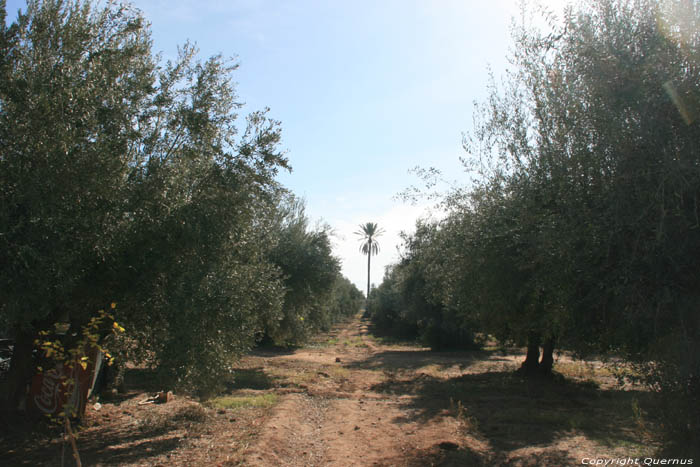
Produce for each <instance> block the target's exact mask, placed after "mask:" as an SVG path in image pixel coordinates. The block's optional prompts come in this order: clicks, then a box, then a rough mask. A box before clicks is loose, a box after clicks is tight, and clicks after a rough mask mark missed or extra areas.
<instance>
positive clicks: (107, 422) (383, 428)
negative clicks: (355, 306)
mask: <svg viewBox="0 0 700 467" xmlns="http://www.w3.org/2000/svg"><path fill="white" fill-rule="evenodd" d="M521 352H522V350H521V349H514V350H512V351H503V350H499V349H495V348H493V349H486V350H483V351H474V352H431V351H429V350H428V349H425V348H421V347H418V346H408V345H392V344H387V343H385V342H383V341H382V340H380V339H377V338H375V337H373V336H372V335H371V334H370V333H369V332H368V329H367V322H365V321H363V320H362V319H361V318H360V317H359V316H358V317H356V318H355V319H353V320H351V321H349V322H347V323H345V324H343V325H341V326H338V327H336V328H335V329H334V330H333V331H332V332H331V333H329V334H328V335H324V336H320V337H319V339H318V340H317V341H316V342H315V343H314V344H312V345H310V346H308V347H306V348H303V349H298V350H296V351H257V352H255V353H253V354H252V355H249V356H246V357H245V358H244V359H242V360H241V362H240V363H239V369H238V371H237V375H236V380H235V382H232V383H231V384H230V391H229V393H230V394H229V395H231V396H235V397H238V398H242V399H246V398H250V399H251V400H253V399H254V398H256V397H259V396H269V397H272V398H273V399H274V404H273V406H272V407H260V406H258V407H256V406H254V405H253V406H250V407H242V408H241V407H237V408H220V406H216V405H215V404H213V403H212V401H210V402H209V403H206V402H205V403H204V404H202V403H200V402H197V401H195V400H192V399H189V398H186V397H181V396H178V395H176V396H175V400H174V401H172V402H168V403H167V404H162V405H139V401H142V400H143V399H144V398H145V397H147V396H148V393H146V392H143V391H141V392H139V390H138V389H139V388H135V389H133V390H132V391H131V392H130V393H128V394H126V395H124V396H122V397H120V398H119V399H117V400H113V401H107V402H103V403H102V406H101V407H100V409H99V410H95V408H94V406H92V405H91V406H90V407H89V408H88V412H87V416H86V421H85V424H84V426H83V427H82V429H81V433H80V437H79V440H78V445H79V448H80V451H81V457H82V460H83V465H104V466H108V465H109V466H111V465H139V466H142V465H143V466H146V465H149V466H157V465H162V466H193V465H194V466H199V465H201V466H210V465H211V466H225V465H230V466H232V465H245V466H257V467H268V466H416V467H417V466H431V465H441V466H442V465H444V466H452V465H454V466H471V465H474V466H479V465H511V466H539V465H545V466H546V465H553V466H554V465H581V461H582V460H583V459H584V458H592V459H596V458H604V459H618V458H623V457H633V458H634V457H644V456H651V455H653V453H654V451H655V449H656V448H657V447H658V445H657V444H656V441H655V439H654V435H653V433H654V431H655V430H654V427H653V423H652V422H651V421H650V420H649V417H648V416H647V412H646V407H647V403H648V400H649V397H648V396H649V394H648V393H646V392H645V391H643V390H641V389H640V388H634V387H625V388H620V387H619V386H617V385H616V384H615V378H614V377H613V376H612V375H611V373H610V372H609V371H608V370H606V368H605V367H604V366H603V365H601V364H600V362H576V361H573V360H571V359H570V358H568V357H565V356H559V359H558V361H557V362H556V364H555V370H558V371H559V373H560V374H559V375H558V376H557V377H556V378H555V379H554V380H536V381H532V380H527V379H523V378H522V377H520V376H518V375H517V374H516V373H515V370H516V369H517V368H518V366H519V364H520V361H521V360H522V353H521ZM141 389H143V388H141ZM151 389H158V388H151ZM160 389H162V388H160ZM246 400H247V399H246ZM63 445H64V443H63V442H62V440H61V438H60V437H57V436H56V435H55V433H50V432H47V433H32V434H31V435H26V434H24V435H23V434H18V433H14V432H13V431H12V430H11V429H10V430H5V431H4V432H0V453H2V457H1V459H2V460H1V461H0V464H2V465H61V461H60V459H61V453H62V448H63ZM65 457H66V464H65V465H73V464H72V461H71V459H70V451H68V450H67V451H66V453H65Z"/></svg>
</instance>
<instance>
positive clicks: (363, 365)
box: [348, 349, 512, 371]
mask: <svg viewBox="0 0 700 467" xmlns="http://www.w3.org/2000/svg"><path fill="white" fill-rule="evenodd" d="M500 353H501V352H499V351H492V350H462V351H444V352H436V351H432V350H427V349H424V350H415V349H406V350H387V351H384V352H379V353H375V354H373V355H370V356H369V357H368V358H366V359H364V360H360V361H357V362H353V363H350V364H349V365H348V367H349V368H356V369H363V370H378V369H381V370H386V371H407V370H408V371H410V370H417V369H419V368H422V367H427V366H433V367H437V368H438V369H440V370H445V369H447V368H452V367H455V366H456V367H458V368H459V370H461V371H464V370H467V369H468V368H469V367H471V366H472V365H473V364H474V363H477V362H482V361H485V360H488V361H491V362H502V363H504V364H512V359H509V358H507V357H506V356H505V355H502V354H501V355H499V354H500Z"/></svg>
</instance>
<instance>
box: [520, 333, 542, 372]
mask: <svg viewBox="0 0 700 467" xmlns="http://www.w3.org/2000/svg"><path fill="white" fill-rule="evenodd" d="M539 360H540V335H539V333H537V332H535V331H531V332H530V333H529V334H528V336H527V356H526V357H525V361H524V362H523V364H522V366H521V367H520V370H521V371H522V372H524V373H525V374H526V375H532V374H535V373H537V370H538V368H539V366H540V363H539Z"/></svg>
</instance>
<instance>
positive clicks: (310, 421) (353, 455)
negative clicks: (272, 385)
mask: <svg viewBox="0 0 700 467" xmlns="http://www.w3.org/2000/svg"><path fill="white" fill-rule="evenodd" d="M330 341H331V342H332V343H333V345H328V346H325V347H317V348H311V349H304V350H300V351H297V352H295V353H294V354H292V355H287V356H281V357H277V358H278V359H279V360H280V361H281V362H283V364H282V367H286V368H287V370H289V369H292V368H295V367H299V368H305V369H307V371H308V369H311V370H310V371H315V373H316V377H313V376H312V377H309V378H307V383H306V385H305V391H304V392H303V393H291V394H287V395H285V396H284V397H283V398H282V400H281V402H280V404H279V405H278V406H277V408H276V410H275V411H274V413H273V414H272V416H271V417H270V418H269V420H268V421H267V423H266V424H265V426H264V428H263V430H262V432H261V434H260V437H259V441H258V443H257V444H256V446H255V447H254V448H253V449H251V450H250V451H249V453H248V456H247V457H248V459H247V462H246V464H248V465H253V466H270V465H283V466H301V465H303V466H317V465H324V466H348V465H404V464H406V462H405V459H407V458H411V459H413V460H414V461H415V460H417V457H418V456H417V454H419V453H420V452H428V451H431V450H433V449H435V450H440V449H441V447H440V446H442V449H446V450H449V449H453V448H455V447H456V446H458V442H459V440H460V438H461V436H460V433H459V428H460V426H459V425H460V424H459V422H458V421H457V420H456V419H455V418H454V417H449V416H446V417H437V418H436V419H434V420H430V421H428V423H425V422H423V421H421V420H418V419H417V418H416V416H415V415H416V414H415V413H414V412H415V411H414V410H411V408H410V406H411V404H410V403H408V402H409V399H411V398H412V397H414V396H411V395H405V394H390V393H387V392H385V391H380V390H379V389H380V388H383V387H384V386H382V384H383V383H386V382H387V381H388V380H390V379H391V378H392V377H395V375H394V374H392V372H391V371H388V370H387V368H382V367H383V365H382V364H381V363H380V358H381V357H382V356H383V355H384V354H386V352H387V351H389V352H391V349H390V348H389V347H387V346H383V345H378V344H376V343H375V341H374V340H373V339H371V338H370V337H368V333H367V325H366V323H365V322H362V321H360V320H355V321H353V322H352V324H350V325H349V326H347V327H345V328H343V329H342V330H340V332H339V333H337V334H336V336H334V337H331V338H330ZM420 350H422V349H405V348H400V349H399V350H398V351H394V352H396V353H398V354H400V353H404V354H405V355H404V356H400V355H399V357H400V358H399V360H401V357H403V358H405V359H406V360H407V361H406V362H404V363H410V360H411V359H412V354H413V353H414V352H415V351H419V352H420ZM276 363H279V362H276ZM395 363H399V365H396V366H397V367H400V366H401V365H400V363H401V362H400V361H397V362H395ZM268 365H275V363H273V362H268ZM404 366H405V365H404ZM324 370H325V371H324ZM273 372H274V371H273ZM445 415H447V414H445Z"/></svg>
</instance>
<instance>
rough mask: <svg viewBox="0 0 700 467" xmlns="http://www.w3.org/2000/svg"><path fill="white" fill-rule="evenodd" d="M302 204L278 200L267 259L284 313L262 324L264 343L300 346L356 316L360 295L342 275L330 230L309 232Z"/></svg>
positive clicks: (296, 200) (321, 229) (320, 228)
mask: <svg viewBox="0 0 700 467" xmlns="http://www.w3.org/2000/svg"><path fill="white" fill-rule="evenodd" d="M308 224H309V220H308V218H307V217H306V214H305V212H304V204H303V202H302V201H301V200H298V199H296V198H294V197H291V196H290V197H287V198H286V199H285V200H283V201H282V203H281V205H280V209H279V213H278V220H277V222H276V225H275V226H274V229H273V230H274V231H275V232H276V235H277V243H276V245H275V246H274V247H273V248H272V249H271V250H270V252H269V257H270V260H271V261H272V263H273V264H275V265H276V266H277V267H278V268H279V270H280V274H281V277H282V282H283V285H284V301H283V305H282V313H281V315H279V316H272V317H271V319H267V320H266V321H265V324H264V329H263V331H264V335H263V338H262V340H263V342H273V343H275V344H278V345H298V344H301V343H303V342H304V341H305V340H306V339H308V337H309V336H310V335H311V334H312V333H314V332H318V331H320V330H323V331H326V330H328V329H330V327H331V325H332V324H333V323H335V322H336V321H337V320H338V319H339V318H341V317H343V316H348V315H352V314H354V313H356V312H357V310H358V309H359V306H358V304H357V299H358V298H357V297H358V294H359V291H357V289H356V288H355V287H354V286H352V285H351V284H350V282H349V281H348V280H347V279H345V278H343V277H342V276H341V275H340V263H339V261H338V259H337V258H335V257H334V256H333V255H332V251H331V243H330V235H331V232H330V230H329V228H328V227H317V228H315V229H311V228H310V227H309V225H308Z"/></svg>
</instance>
